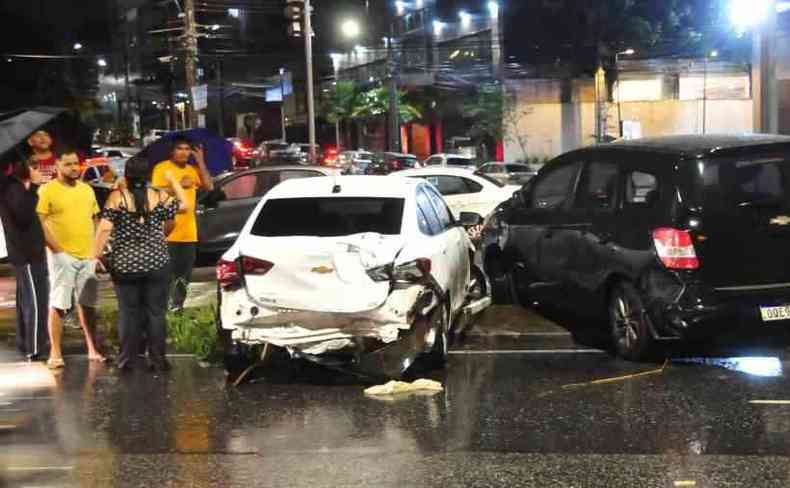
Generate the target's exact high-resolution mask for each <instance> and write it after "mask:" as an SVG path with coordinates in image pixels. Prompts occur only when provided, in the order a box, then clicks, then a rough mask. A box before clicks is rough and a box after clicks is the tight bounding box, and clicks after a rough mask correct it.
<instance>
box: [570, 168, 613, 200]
mask: <svg viewBox="0 0 790 488" xmlns="http://www.w3.org/2000/svg"><path fill="white" fill-rule="evenodd" d="M617 173H618V171H617V165H616V164H614V163H608V162H600V161H596V162H593V163H590V165H589V166H587V171H586V173H585V175H584V180H583V182H582V184H581V187H580V189H579V192H578V196H577V199H576V207H578V208H587V209H591V210H604V209H611V208H614V205H615V198H616V194H617Z"/></svg>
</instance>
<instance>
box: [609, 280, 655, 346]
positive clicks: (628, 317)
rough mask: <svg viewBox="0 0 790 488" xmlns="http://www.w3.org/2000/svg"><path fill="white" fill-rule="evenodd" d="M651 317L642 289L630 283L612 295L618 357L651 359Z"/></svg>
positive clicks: (615, 290) (623, 284)
mask: <svg viewBox="0 0 790 488" xmlns="http://www.w3.org/2000/svg"><path fill="white" fill-rule="evenodd" d="M648 320H650V319H649V317H648V316H647V311H646V310H645V307H644V305H643V302H642V298H641V297H640V296H639V291H637V289H636V288H635V287H634V286H633V285H632V284H630V283H628V282H622V283H619V284H617V285H616V286H615V287H614V288H613V289H612V292H611V294H610V297H609V321H610V326H611V333H612V342H613V344H614V349H615V352H616V353H617V355H618V356H620V357H622V358H624V359H628V360H630V361H640V360H643V359H646V358H647V356H648V355H649V353H650V351H651V349H652V346H653V336H652V334H651V333H650V326H649V323H648Z"/></svg>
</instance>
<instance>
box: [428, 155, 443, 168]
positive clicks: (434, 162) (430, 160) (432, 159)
mask: <svg viewBox="0 0 790 488" xmlns="http://www.w3.org/2000/svg"><path fill="white" fill-rule="evenodd" d="M437 164H442V158H437V157H435V156H434V157H430V158H428V159H426V160H425V165H426V166H436V165H437Z"/></svg>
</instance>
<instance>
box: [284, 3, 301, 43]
mask: <svg viewBox="0 0 790 488" xmlns="http://www.w3.org/2000/svg"><path fill="white" fill-rule="evenodd" d="M304 10H305V9H304V0H288V2H287V3H286V6H285V18H286V19H288V35H289V36H291V37H302V36H303V35H304V14H305V12H304Z"/></svg>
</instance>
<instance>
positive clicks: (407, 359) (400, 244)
mask: <svg viewBox="0 0 790 488" xmlns="http://www.w3.org/2000/svg"><path fill="white" fill-rule="evenodd" d="M464 218H465V219H466V222H464V223H465V224H467V225H477V223H478V222H479V220H480V218H479V216H477V215H470V214H464ZM473 252H474V247H473V246H472V244H471V242H470V241H469V238H468V237H467V234H466V231H465V229H464V228H463V227H462V226H461V224H459V223H457V222H456V220H455V219H454V218H453V217H452V215H451V213H450V211H449V210H448V208H447V206H446V204H445V203H444V201H443V200H442V197H441V195H439V193H438V192H437V191H436V190H435V189H434V188H433V187H431V186H430V185H428V184H426V183H424V182H421V181H417V180H408V179H395V178H390V177H386V176H340V177H318V178H304V179H298V180H288V181H285V182H283V183H281V184H279V185H277V186H276V187H274V188H273V189H272V190H271V191H270V192H269V193H267V194H266V196H265V197H264V198H263V199H262V200H261V202H260V203H259V204H258V206H257V207H256V208H255V210H254V211H253V213H252V215H251V216H250V218H249V220H248V221H247V223H246V225H245V226H244V228H243V230H242V231H241V234H240V235H239V237H238V239H237V240H236V242H235V244H234V245H233V246H232V247H231V249H230V250H228V251H227V252H226V253H225V254H224V255H223V256H222V259H221V260H220V261H219V263H218V264H217V280H218V286H219V299H220V314H219V315H220V331H221V334H222V339H223V341H224V342H225V344H226V346H228V347H227V348H226V357H225V364H226V368H227V369H228V373H229V374H231V375H235V374H238V373H239V372H240V371H242V370H244V369H246V367H248V366H249V364H251V363H250V361H251V359H249V358H250V354H249V351H250V349H252V350H255V348H256V347H257V346H262V345H264V344H271V345H273V346H277V347H281V348H285V349H286V350H287V351H288V352H289V353H290V355H291V357H298V358H304V359H308V360H311V361H314V362H316V363H319V364H324V365H327V366H330V367H335V368H348V369H351V370H353V371H354V372H357V373H361V374H368V375H372V376H381V377H399V376H401V375H402V374H403V373H405V372H406V370H407V369H409V368H410V367H411V366H412V365H413V363H414V362H415V361H417V360H418V359H420V357H425V358H426V359H430V361H429V362H436V363H441V362H443V361H444V359H445V358H446V355H447V345H448V335H449V334H451V332H452V331H453V325H454V324H459V323H463V322H457V321H464V319H465V318H467V317H469V316H472V315H474V314H476V313H478V312H479V311H481V310H482V309H484V308H485V307H487V306H488V305H489V304H490V303H491V300H490V298H489V294H488V290H489V286H488V283H487V281H486V280H485V277H484V276H483V275H482V272H480V271H479V269H480V268H479V267H478V266H473V263H472V261H471V260H472V255H473Z"/></svg>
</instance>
